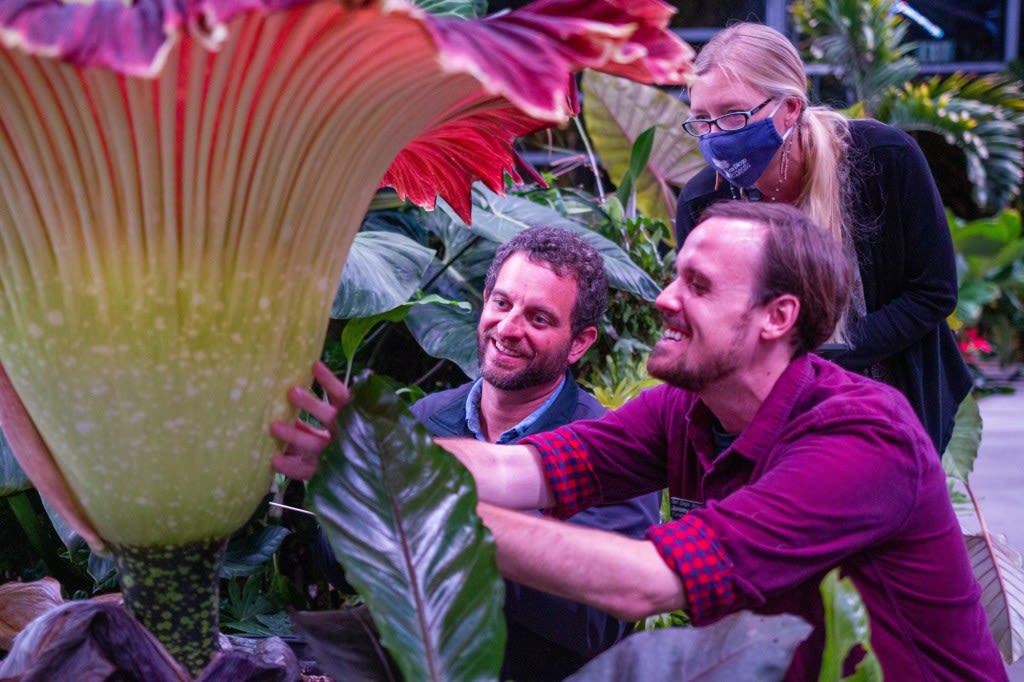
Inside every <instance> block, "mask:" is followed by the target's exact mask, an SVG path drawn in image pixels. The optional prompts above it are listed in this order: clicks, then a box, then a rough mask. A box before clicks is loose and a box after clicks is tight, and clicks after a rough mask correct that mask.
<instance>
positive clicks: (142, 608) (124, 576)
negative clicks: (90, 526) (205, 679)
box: [111, 538, 227, 676]
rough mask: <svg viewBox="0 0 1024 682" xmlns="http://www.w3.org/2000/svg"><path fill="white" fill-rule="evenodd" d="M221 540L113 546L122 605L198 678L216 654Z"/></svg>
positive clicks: (222, 542)
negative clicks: (182, 543)
mask: <svg viewBox="0 0 1024 682" xmlns="http://www.w3.org/2000/svg"><path fill="white" fill-rule="evenodd" d="M226 547H227V538H223V539H219V540H209V541H203V542H196V543H192V544H188V545H176V546H169V545H156V546H151V547H131V546H125V545H114V546H112V547H111V550H112V552H113V554H114V563H115V565H116V566H117V571H118V574H119V577H120V580H121V591H122V593H123V595H124V604H125V607H127V609H128V611H129V612H131V614H132V615H133V616H135V619H136V620H138V621H139V622H140V623H142V625H143V626H144V627H145V628H146V629H147V630H149V631H150V632H151V633H152V634H153V636H155V637H156V638H157V639H159V640H160V642H161V643H162V644H163V645H164V648H166V649H167V651H168V653H170V654H171V655H172V656H174V658H175V659H177V661H178V662H179V663H181V664H182V665H183V666H185V668H186V669H187V670H188V672H189V674H191V675H193V676H198V675H199V673H200V672H201V671H202V670H203V668H205V667H206V665H207V664H208V663H209V662H210V661H211V660H212V659H213V657H214V655H215V654H216V653H217V636H218V629H219V618H218V610H219V607H220V596H219V580H220V566H221V564H222V563H223V561H224V551H225V548H226Z"/></svg>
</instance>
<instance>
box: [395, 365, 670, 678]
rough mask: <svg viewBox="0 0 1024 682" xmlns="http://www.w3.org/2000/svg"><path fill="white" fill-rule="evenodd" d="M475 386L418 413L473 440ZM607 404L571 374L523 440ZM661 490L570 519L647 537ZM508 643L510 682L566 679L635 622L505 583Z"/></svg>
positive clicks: (433, 427) (432, 400)
mask: <svg viewBox="0 0 1024 682" xmlns="http://www.w3.org/2000/svg"><path fill="white" fill-rule="evenodd" d="M471 387H472V384H471V383H469V384H464V385H462V386H459V387H458V388H453V389H450V390H447V391H441V392H439V393H434V394H431V395H428V396H426V397H425V398H422V399H421V400H419V401H418V402H416V404H415V405H413V406H412V411H413V414H415V415H416V418H417V419H419V420H420V422H421V423H422V424H423V425H424V426H426V428H427V430H428V431H430V432H431V433H432V434H434V435H435V436H470V437H472V435H473V434H472V433H471V432H470V430H469V428H468V427H467V425H466V396H467V395H468V394H469V390H470V388H471ZM604 412H605V409H604V407H602V406H601V404H600V403H598V402H597V400H596V399H595V398H594V396H592V395H590V394H589V393H587V392H586V391H583V390H581V389H580V388H579V386H578V385H577V384H576V382H575V381H574V380H573V378H572V376H569V375H567V376H566V381H565V384H564V385H563V386H562V390H561V391H560V393H559V394H558V397H557V398H555V402H554V403H552V405H551V407H549V408H548V409H547V411H545V412H544V414H543V415H542V416H541V417H540V419H538V420H537V421H536V422H534V424H533V425H532V426H531V427H530V428H529V429H527V432H525V433H522V434H520V438H523V437H526V436H528V435H531V434H534V433H541V432H542V431H550V430H551V429H554V428H557V427H559V426H564V425H565V424H568V423H569V422H573V421H576V420H578V419H592V418H596V417H600V416H601V415H602V414H603V413H604ZM659 502H660V493H651V494H648V495H644V496H642V497H638V498H634V499H632V500H629V501H627V502H624V503H621V504H610V505H602V506H597V507H591V508H590V509H587V510H586V511H583V512H580V513H579V514H576V515H574V516H572V517H571V518H570V519H568V521H569V522H570V523H577V524H579V525H581V526H588V527H590V528H600V529H603V530H610V531H616V532H619V533H623V534H625V535H629V536H631V537H634V538H642V537H643V534H644V531H645V530H646V529H647V527H648V526H650V525H652V524H655V523H658V520H659V516H658V507H659ZM505 621H506V623H507V625H508V640H507V641H506V644H505V663H504V666H503V668H502V679H512V680H517V681H519V682H533V681H537V682H542V681H544V680H563V679H565V678H566V677H568V676H569V675H571V674H572V673H573V672H575V671H576V670H577V669H579V668H580V667H581V666H582V665H583V664H584V663H586V662H587V661H588V660H590V659H591V658H593V657H594V656H596V655H597V654H599V653H601V652H602V651H604V650H605V649H607V648H608V647H610V646H611V645H612V644H614V643H615V642H617V641H619V639H621V638H622V637H623V636H625V635H626V634H627V633H628V632H629V625H628V624H627V623H623V622H622V621H619V620H617V619H615V618H613V617H612V616H610V615H608V614H606V613H604V612H603V611H600V610H598V609H595V608H592V607H589V606H584V605H582V604H579V603H576V602H573V601H569V600H568V599H563V598H561V597H555V596H553V595H550V594H546V593H544V592H540V591H538V590H534V589H531V588H529V587H525V586H523V585H520V584H518V583H513V582H509V581H506V582H505Z"/></svg>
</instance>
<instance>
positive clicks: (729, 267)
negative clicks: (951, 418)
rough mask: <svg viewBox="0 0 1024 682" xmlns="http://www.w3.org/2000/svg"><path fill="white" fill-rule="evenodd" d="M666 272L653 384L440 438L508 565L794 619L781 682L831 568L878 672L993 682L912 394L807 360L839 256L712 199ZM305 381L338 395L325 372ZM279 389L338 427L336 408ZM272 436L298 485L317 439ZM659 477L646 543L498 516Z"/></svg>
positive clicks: (759, 207)
mask: <svg viewBox="0 0 1024 682" xmlns="http://www.w3.org/2000/svg"><path fill="white" fill-rule="evenodd" d="M676 268H677V273H678V277H677V278H676V279H675V280H674V281H673V282H672V283H671V284H669V286H668V287H666V288H665V290H664V291H662V293H661V295H660V296H659V297H658V300H657V306H658V308H659V309H660V310H661V312H662V314H663V316H664V320H665V332H664V334H663V336H662V338H661V340H659V342H658V343H657V345H656V346H655V348H654V350H653V351H652V353H651V357H650V360H649V363H648V370H649V371H650V373H651V374H652V375H653V376H656V377H658V378H661V379H663V380H664V381H665V382H666V383H665V385H662V386H659V387H657V388H654V389H651V390H649V391H646V392H645V393H643V394H641V395H640V396H639V397H638V398H636V399H635V400H633V401H631V402H629V403H628V404H626V405H625V406H623V407H622V408H620V409H619V410H616V411H614V412H610V413H608V414H607V415H606V416H605V417H603V418H601V419H599V420H589V421H581V422H575V423H573V424H571V425H570V426H566V427H563V428H560V429H557V430H555V431H551V432H547V433H544V434H538V435H535V436H531V437H529V438H526V439H524V440H523V441H521V444H519V445H505V446H497V445H492V444H487V443H481V442H478V441H472V440H466V439H439V441H438V442H439V443H440V444H441V445H442V446H444V447H446V448H447V449H449V450H450V451H451V452H453V453H454V454H455V455H456V456H457V457H459V459H460V460H462V461H463V463H464V464H466V466H467V468H469V470H470V471H471V472H472V473H473V476H474V478H475V479H476V482H477V487H478V492H479V495H480V499H481V500H482V502H481V504H480V507H479V511H480V514H481V516H482V518H483V519H484V522H485V523H486V524H487V526H488V527H489V528H490V529H491V531H492V532H493V533H494V536H495V539H496V541H497V545H498V563H499V567H500V568H501V571H502V574H503V575H504V576H505V577H506V578H508V579H511V580H515V581H518V582H521V583H524V584H527V585H530V586H532V587H535V588H537V589H541V590H544V591H546V592H550V593H554V594H559V595H562V596H564V597H567V598H570V599H573V600H576V601H580V602H583V603H587V604H591V605H593V606H596V607H598V608H602V609H604V610H607V611H608V612H610V613H612V614H615V615H617V616H618V617H620V618H623V619H625V620H637V619H639V618H641V617H643V616H646V615H649V614H653V613H660V612H665V611H670V610H673V609H685V610H686V611H687V612H688V613H689V614H690V616H691V618H692V619H693V621H694V623H695V624H696V625H703V624H707V623H711V622H714V621H715V620H716V619H718V618H720V617H722V616H724V615H726V614H728V613H731V612H734V611H737V610H740V609H751V610H754V611H756V612H759V613H783V612H785V613H793V614H796V615H799V616H802V617H803V618H804V619H806V620H807V621H808V622H809V623H811V624H812V625H813V626H814V632H813V633H812V635H811V637H810V638H809V639H808V640H807V641H805V642H804V643H803V644H802V645H801V646H800V647H799V648H798V650H797V652H796V654H795V657H794V659H793V663H792V665H791V667H790V669H789V672H788V675H787V678H788V679H792V680H806V679H817V677H818V670H819V668H820V665H821V652H822V646H823V642H824V630H823V607H822V604H821V598H820V596H819V593H818V585H819V583H820V581H821V579H822V577H824V575H825V574H826V573H827V572H828V571H829V570H831V569H832V568H835V567H837V566H838V567H839V568H840V569H841V570H842V573H843V575H844V576H848V577H850V578H851V579H852V580H853V582H854V584H855V585H856V587H857V589H858V590H859V591H860V594H861V597H862V599H863V600H864V603H865V605H866V607H867V610H868V614H869V616H870V619H871V640H872V648H873V649H874V652H875V654H876V655H877V656H878V659H879V662H880V663H881V665H882V669H883V671H884V673H885V676H886V678H887V679H892V680H951V681H953V680H957V681H959V680H1004V679H1006V673H1005V669H1004V667H1003V665H1002V662H1001V660H1000V658H999V654H998V652H997V650H996V647H995V643H994V641H993V639H992V636H991V634H990V632H989V630H988V627H987V624H986V618H985V613H984V611H983V609H982V607H981V604H980V601H979V597H980V588H979V586H978V583H977V581H976V580H975V578H974V576H973V574H972V572H971V567H970V563H969V561H968V558H967V552H966V548H965V545H964V541H963V539H962V537H961V533H960V530H959V525H958V523H957V521H956V518H955V515H954V513H953V509H952V506H951V504H950V501H949V495H948V492H947V489H946V481H945V475H944V473H943V471H942V468H941V466H940V465H939V461H938V458H937V457H936V456H935V452H934V446H933V445H932V444H931V441H930V440H929V439H928V436H927V435H926V434H925V432H924V430H923V428H922V427H921V425H920V423H919V422H918V420H917V418H916V417H915V415H914V413H913V411H912V410H911V408H910V406H909V404H908V403H907V402H906V399H905V398H904V397H903V396H902V395H901V394H900V393H899V392H898V391H896V390H894V389H891V388H889V387H887V386H884V385H882V384H880V383H877V382H874V381H872V380H870V379H867V378H865V377H862V376H859V375H857V374H853V373H850V372H848V371H846V370H843V369H841V368H839V367H838V366H836V365H834V364H832V363H829V362H827V361H824V360H822V359H820V358H818V357H817V356H815V355H813V354H810V351H812V350H813V349H814V348H817V347H818V346H819V345H820V344H821V343H823V342H824V341H826V340H827V339H829V338H830V336H831V335H832V334H833V332H834V330H835V328H836V325H837V324H839V322H840V320H841V319H842V315H841V313H842V311H843V310H844V309H845V307H846V304H847V300H848V298H849V292H850V291H851V289H852V263H851V260H850V259H849V258H848V256H847V255H846V254H845V253H844V252H843V250H842V249H840V248H838V247H837V246H836V245H835V244H834V243H833V242H832V241H831V238H830V237H828V236H827V235H825V234H824V233H822V232H821V231H820V230H819V229H818V228H817V227H816V226H814V225H813V224H812V223H810V221H809V220H808V219H807V218H806V217H804V215H803V214H802V213H800V212H799V211H798V210H796V209H793V208H791V207H788V206H784V205H765V204H750V203H724V204H717V205H715V206H714V207H712V208H711V209H709V212H708V213H707V214H705V218H704V221H703V222H702V223H701V224H700V225H699V226H698V227H697V228H696V229H695V230H694V232H692V233H691V235H690V236H689V237H688V238H687V240H686V242H685V244H684V245H683V247H682V249H681V251H680V253H679V257H678V259H677V261H676ZM316 374H317V378H318V380H320V381H321V384H323V385H324V387H325V388H326V389H327V390H328V393H330V394H333V398H334V400H333V403H334V405H340V404H342V403H343V402H344V400H345V395H344V390H343V389H342V388H341V387H340V385H339V384H338V382H337V381H336V380H333V378H332V377H330V375H329V372H325V371H324V368H323V367H322V366H321V367H318V368H317V369H316ZM292 395H293V401H294V402H295V403H296V405H297V406H299V407H301V408H303V409H306V410H308V411H309V412H310V413H312V414H313V416H315V417H317V418H318V419H320V420H321V421H322V422H323V423H333V417H334V414H335V408H334V407H332V406H331V405H328V404H326V403H320V402H318V401H316V400H315V399H312V398H310V397H308V396H307V395H306V394H296V393H293V394H292ZM273 431H274V433H275V435H277V436H278V437H280V438H282V439H283V440H285V441H286V442H287V443H289V450H288V451H287V452H286V453H285V454H284V455H283V456H281V457H279V458H278V459H277V461H276V464H277V466H278V468H279V469H280V470H281V471H282V472H284V473H286V474H289V475H295V476H300V477H301V476H308V475H310V474H311V473H312V468H313V466H315V464H314V463H315V458H314V455H315V454H316V453H317V452H318V451H319V449H320V448H321V447H322V445H323V442H322V440H320V441H318V440H316V438H315V437H314V436H312V435H310V434H308V433H305V432H302V431H301V430H299V429H296V428H295V427H294V426H293V425H286V424H281V423H277V424H275V425H274V427H273ZM666 485H667V486H668V488H669V494H670V496H671V498H672V499H671V502H672V511H673V520H672V521H670V522H668V523H665V524H661V525H656V526H651V527H650V528H649V529H648V531H647V533H646V539H644V540H636V539H631V538H626V537H622V536H616V535H614V534H611V533H607V532H603V531H599V530H594V529H589V528H578V527H572V526H570V525H569V524H566V523H563V522H561V521H558V520H555V519H544V518H536V517H531V516H527V515H525V514H522V513H520V512H518V511H512V510H513V509H536V508H545V509H549V510H550V513H551V514H552V515H553V516H556V517H565V516H568V515H571V514H573V513H576V512H577V511H579V510H580V509H584V508H587V507H589V506H590V505H593V504H596V503H607V502H613V501H616V500H622V499H626V498H628V497H633V496H636V495H638V494H642V493H644V492H648V491H652V490H659V489H661V488H664V487H665V486H666Z"/></svg>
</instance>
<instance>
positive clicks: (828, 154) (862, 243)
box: [676, 23, 972, 454]
mask: <svg viewBox="0 0 1024 682" xmlns="http://www.w3.org/2000/svg"><path fill="white" fill-rule="evenodd" d="M695 71H696V74H697V80H696V82H695V83H694V84H693V85H692V86H691V87H690V91H689V95H690V118H689V120H687V121H685V122H684V123H683V127H684V128H685V129H686V131H687V132H688V133H690V134H691V135H693V136H694V137H695V138H697V140H698V142H699V144H700V148H701V152H702V153H703V155H704V158H705V160H706V161H707V162H708V167H707V168H705V169H704V170H702V171H701V172H700V173H698V174H697V175H696V176H695V177H694V178H693V179H692V180H691V181H690V182H689V183H688V184H687V185H686V187H685V188H684V189H683V192H682V194H681V196H680V199H679V207H678V212H677V217H676V231H677V237H678V239H679V242H680V243H682V241H683V240H684V239H685V238H686V235H687V234H689V232H690V230H691V229H692V228H693V226H694V225H695V224H696V223H697V222H698V221H699V217H700V214H701V213H702V212H703V211H704V209H705V208H707V207H708V206H709V205H711V204H713V203H715V202H717V201H721V200H723V199H748V200H752V201H764V202H780V203H787V204H792V205H794V206H796V207H798V208H800V209H802V210H803V211H804V212H805V213H806V214H807V215H809V216H810V217H811V218H812V219H813V220H814V222H815V223H817V224H818V225H819V226H820V227H821V228H822V229H824V230H826V231H827V232H828V233H829V234H831V235H832V237H833V238H834V239H836V240H838V241H841V242H843V243H845V244H846V245H848V246H850V247H851V248H853V249H854V250H855V252H856V254H857V261H858V265H859V275H860V276H859V278H858V281H857V282H855V287H854V288H855V290H854V292H853V298H852V303H851V307H850V310H849V311H848V313H847V317H846V319H845V321H844V322H843V329H841V330H839V331H838V334H839V336H841V337H843V338H844V340H845V341H846V342H847V343H846V344H845V345H842V346H838V347H832V348H830V349H829V353H828V357H830V358H831V359H833V360H835V361H836V362H837V363H839V364H840V365H842V366H844V367H846V368H847V369H851V370H854V371H859V372H864V373H867V374H869V375H871V376H873V377H875V378H877V379H880V380H882V381H885V382H886V383H889V384H891V385H893V386H895V387H897V388H899V389H900V390H901V391H902V392H903V394H904V395H906V397H907V398H908V400H909V401H910V403H911V405H912V406H913V408H914V411H915V412H916V413H917V415H918V417H920V419H921V421H922V423H923V424H924V426H925V429H926V430H927V432H928V435H929V436H930V437H931V439H932V441H933V443H934V444H935V447H936V449H937V450H938V452H939V453H940V454H941V453H942V451H943V450H944V449H945V447H946V444H947V443H948V442H949V437H950V435H951V433H952V430H953V419H954V417H955V415H956V409H957V406H958V405H959V404H960V401H961V400H963V398H964V397H965V396H966V395H967V393H968V391H969V390H970V388H971V385H972V381H971V376H970V373H969V372H968V370H967V367H966V365H965V364H964V362H963V359H962V358H961V356H960V353H959V350H958V349H957V347H956V342H955V340H954V338H953V335H952V333H951V332H950V330H949V327H948V326H947V324H946V318H947V316H948V315H950V314H951V313H952V312H953V309H954V308H955V307H956V299H957V281H956V265H955V261H954V254H953V245H952V240H951V238H950V234H949V227H948V225H947V222H946V217H945V213H944V211H943V206H942V201H941V199H940V197H939V193H938V190H937V188H936V186H935V181H934V179H933V178H932V176H931V172H930V171H929V168H928V165H927V163H926V162H925V159H924V156H923V154H922V153H921V150H920V149H919V148H918V146H917V144H916V143H915V142H914V141H913V139H911V138H910V137H909V136H908V135H907V134H905V133H904V132H902V131H900V130H898V129H896V128H893V127H890V126H887V125H884V124H882V123H879V122H877V121H869V120H856V121H848V120H847V119H845V118H844V117H843V116H842V115H841V114H839V113H838V112H836V111H833V110H831V109H829V108H827V107H821V106H812V105H811V103H810V102H809V100H808V98H807V75H806V70H805V68H804V64H803V62H802V60H801V59H800V55H799V54H798V53H797V51H796V49H795V48H794V47H793V45H792V43H791V42H790V41H789V40H788V39H787V38H786V37H785V36H784V35H782V34H781V33H779V32H778V31H776V30H774V29H772V28H769V27H767V26H764V25H761V24H753V23H740V24H735V25H733V26H730V27H729V28H726V29H725V30H723V31H721V32H720V33H718V34H716V35H715V36H714V37H713V38H712V39H711V40H710V41H709V42H708V43H707V45H705V46H704V48H703V49H702V50H701V51H700V53H699V54H698V55H697V58H696V61H695Z"/></svg>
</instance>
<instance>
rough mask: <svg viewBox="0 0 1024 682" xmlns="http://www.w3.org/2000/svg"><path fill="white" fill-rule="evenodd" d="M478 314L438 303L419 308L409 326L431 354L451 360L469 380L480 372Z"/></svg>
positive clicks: (409, 317)
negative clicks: (477, 343)
mask: <svg viewBox="0 0 1024 682" xmlns="http://www.w3.org/2000/svg"><path fill="white" fill-rule="evenodd" d="M477 319H478V318H477V314H476V313H474V312H472V311H470V310H466V309H464V308H456V307H455V306H451V305H439V304H436V303H432V304H427V305H422V306H416V307H415V308H413V309H412V310H410V311H409V315H408V316H407V317H406V318H405V325H406V326H407V327H408V328H409V332H410V333H411V334H412V335H413V337H414V338H415V339H416V341H417V342H418V343H419V344H420V346H421V347H422V348H423V350H424V351H426V352H427V354H428V355H430V356H432V357H435V358H444V359H445V360H451V361H452V362H454V363H455V364H456V365H458V366H459V369H461V370H462V372H463V373H464V374H465V375H466V376H467V377H469V378H471V379H475V378H476V377H477V375H478V374H479V373H480V367H479V365H478V364H477V357H476V326H477Z"/></svg>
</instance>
